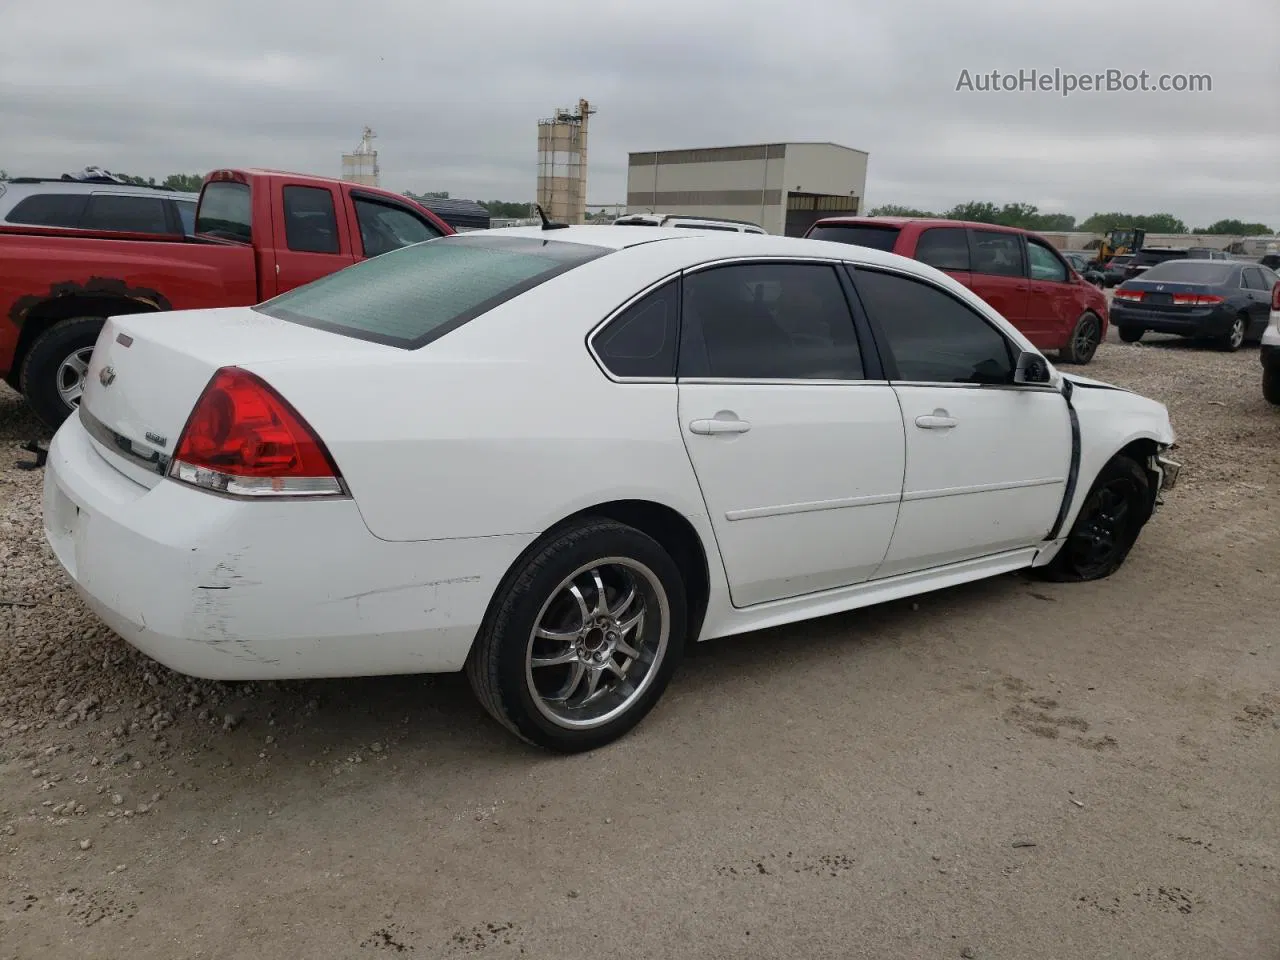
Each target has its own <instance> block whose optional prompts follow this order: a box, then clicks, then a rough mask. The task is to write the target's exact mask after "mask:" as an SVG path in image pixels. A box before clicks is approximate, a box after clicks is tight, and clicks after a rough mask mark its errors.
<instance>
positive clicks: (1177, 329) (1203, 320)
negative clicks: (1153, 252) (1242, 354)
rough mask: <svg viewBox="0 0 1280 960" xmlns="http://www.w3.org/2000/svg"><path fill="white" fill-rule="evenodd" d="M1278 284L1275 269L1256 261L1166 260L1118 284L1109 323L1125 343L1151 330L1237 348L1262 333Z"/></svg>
mask: <svg viewBox="0 0 1280 960" xmlns="http://www.w3.org/2000/svg"><path fill="white" fill-rule="evenodd" d="M1277 282H1280V278H1278V277H1277V276H1276V274H1275V272H1274V271H1272V270H1268V269H1267V268H1266V267H1263V266H1259V265H1257V264H1251V263H1238V262H1235V261H1231V260H1227V261H1221V260H1166V261H1165V262H1164V263H1159V264H1156V265H1155V266H1153V267H1151V268H1150V269H1148V270H1147V271H1146V273H1144V274H1143V275H1142V276H1141V277H1140V278H1139V279H1136V280H1126V281H1125V282H1124V283H1122V284H1120V286H1118V287H1116V292H1115V295H1114V297H1113V298H1112V301H1111V322H1112V323H1113V324H1114V325H1115V328H1116V330H1117V332H1118V333H1119V334H1120V339H1121V340H1123V341H1124V342H1125V343H1136V342H1137V341H1139V340H1141V339H1142V335H1143V334H1144V333H1146V332H1147V331H1149V330H1150V331H1153V332H1155V333H1176V334H1178V335H1180V336H1184V337H1201V338H1206V339H1212V340H1215V341H1216V342H1217V344H1218V345H1219V346H1220V347H1221V348H1222V349H1224V350H1238V349H1240V346H1241V345H1242V344H1243V343H1244V342H1245V341H1246V340H1256V339H1257V338H1259V337H1261V336H1262V332H1263V330H1264V329H1265V328H1266V326H1267V319H1268V316H1269V314H1270V311H1271V299H1272V292H1271V291H1272V288H1273V287H1275V285H1276V283H1277Z"/></svg>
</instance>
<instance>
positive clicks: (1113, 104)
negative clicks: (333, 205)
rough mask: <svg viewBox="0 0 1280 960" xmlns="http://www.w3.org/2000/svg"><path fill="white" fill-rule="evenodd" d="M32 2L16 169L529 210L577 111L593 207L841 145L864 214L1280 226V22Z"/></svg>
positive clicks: (1235, 15) (1147, 11)
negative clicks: (957, 212) (524, 203)
mask: <svg viewBox="0 0 1280 960" xmlns="http://www.w3.org/2000/svg"><path fill="white" fill-rule="evenodd" d="M109 11H110V12H109V13H108V12H100V11H99V10H89V9H87V8H86V7H85V6H84V5H82V4H78V3H74V2H71V0H57V2H50V0H44V2H35V0H9V3H8V4H6V9H5V16H4V29H3V31H0V131H2V133H0V166H2V167H4V168H6V169H8V170H9V171H10V172H12V173H40V174H44V173H60V172H63V171H64V170H71V169H77V168H79V167H82V166H84V165H86V164H89V163H98V164H101V165H103V166H106V167H108V168H110V169H116V170H121V171H127V172H132V173H140V174H143V175H151V176H163V175H164V174H167V173H171V172H176V171H181V170H185V171H192V172H195V171H201V172H202V171H204V170H207V169H210V168H212V167H216V166H228V165H257V166H272V167H283V168H288V169H296V170H303V171H308V172H314V173H322V174H329V175H336V174H337V173H338V172H339V165H340V155H341V153H342V152H344V151H346V150H349V149H351V148H352V147H353V146H354V145H355V143H356V142H357V140H358V139H359V135H360V128H361V126H363V125H364V124H366V123H367V124H369V125H371V126H373V127H374V129H375V130H377V132H378V135H379V138H378V141H377V146H378V148H379V154H380V157H379V159H380V162H381V166H382V174H383V182H384V184H386V185H387V186H389V187H391V188H393V189H402V190H403V189H412V190H429V189H441V190H449V191H451V192H452V193H453V194H454V195H456V196H473V197H478V198H483V199H489V198H504V199H523V198H527V197H529V196H530V195H531V193H532V191H533V185H534V175H535V163H536V156H535V151H536V141H535V135H536V130H535V122H536V120H537V119H538V118H539V117H541V116H546V115H548V114H549V113H550V111H551V110H552V108H554V107H556V106H568V105H570V104H572V103H573V102H575V101H576V99H577V98H578V97H579V96H585V97H587V98H588V99H590V100H592V101H593V102H594V103H595V104H597V105H598V108H599V113H598V114H597V115H595V116H594V117H593V118H592V132H591V181H590V198H591V200H592V201H593V202H607V201H620V200H623V199H624V198H625V182H626V163H627V153H628V151H634V150H650V149H665V148H675V147H693V146H712V145H719V144H731V143H752V142H759V141H776V140H791V139H797V140H832V141H835V142H838V143H844V144H847V145H849V146H855V147H859V148H861V149H864V150H868V151H870V153H871V162H870V173H869V182H868V197H867V200H868V202H869V203H871V204H873V205H874V204H879V203H886V202H898V203H909V204H912V205H917V206H924V207H930V208H935V209H937V208H945V207H947V206H950V205H951V204H953V203H956V202H958V201H962V200H968V199H984V200H992V201H996V202H1006V201H1024V202H1030V203H1035V204H1037V205H1039V206H1040V207H1041V208H1042V209H1047V210H1064V211H1067V212H1070V213H1074V214H1075V215H1076V216H1078V217H1085V216H1088V215H1089V214H1090V213H1092V212H1094V211H1097V210H1111V209H1127V210H1131V211H1135V212H1138V211H1154V210H1166V211H1169V212H1171V213H1174V214H1176V215H1178V216H1180V217H1182V218H1183V219H1184V220H1187V221H1188V222H1190V223H1192V224H1203V223H1205V222H1207V220H1209V219H1211V218H1217V217H1226V216H1234V217H1240V218H1244V219H1250V220H1259V219H1260V220H1263V221H1264V222H1267V223H1269V224H1271V225H1272V226H1273V227H1276V228H1280V191H1278V190H1276V188H1275V182H1276V176H1277V173H1278V172H1280V119H1278V118H1277V116H1276V114H1275V112H1274V110H1272V108H1271V102H1272V101H1273V99H1274V96H1275V93H1276V91H1277V90H1280V61H1277V59H1276V57H1275V55H1274V49H1275V40H1276V38H1277V37H1280V4H1276V3H1275V0H1238V2H1235V3H1232V4H1230V5H1225V4H1224V5H1219V6H1217V7H1214V6H1213V5H1212V4H1206V3H1204V2H1203V0H1186V2H1137V0H1129V2H1127V3H1125V4H1123V5H1118V6H1113V7H1110V8H1092V7H1087V6H1086V7H1081V6H1079V5H1059V4H1055V5H1050V4H1027V3H1023V2H1009V0H1003V2H1000V0H995V2H993V0H986V2H984V3H983V4H982V5H975V4H956V3H950V2H928V0H919V2H912V3H905V2H903V3H898V4H870V3H851V2H848V0H830V2H828V0H797V2H794V3H790V4H780V3H777V2H760V0H737V2H732V0H693V2H690V0H686V2H676V0H647V2H646V3H644V4H641V5H621V4H618V5H613V6H608V5H603V4H598V3H587V2H585V0H583V2H577V0H540V2H538V3H520V2H517V0H432V2H429V3H424V2H421V0H366V2H364V3H363V4H360V5H356V4H349V3H348V4H337V3H333V2H328V3H321V2H314V0H313V2H298V0H260V2H244V0H221V2H220V3H218V4H175V3H172V2H171V0H170V2H153V0H113V2H112V3H111V4H110V6H109ZM1055 67H1056V68H1059V69H1061V70H1063V71H1069V72H1074V73H1092V72H1095V71H1096V72H1101V71H1105V70H1107V69H1120V70H1124V71H1127V72H1135V73H1136V72H1137V71H1140V70H1146V71H1148V72H1150V73H1151V74H1152V75H1153V76H1158V75H1159V74H1161V73H1171V74H1177V73H1182V74H1185V73H1202V72H1207V73H1210V74H1211V75H1212V82H1213V89H1212V91H1211V92H1207V93H1146V94H1143V93H1131V94H1125V93H1084V92H1077V93H1075V94H1074V95H1072V96H1069V97H1065V98H1064V97H1062V96H1060V95H1058V94H1055V93H1049V92H1018V93H1006V92H997V93H977V92H963V91H960V92H958V91H957V90H956V89H955V88H956V82H957V79H958V78H959V76H960V74H961V71H962V70H965V69H967V70H969V71H970V72H971V73H972V74H975V75H976V74H979V73H984V72H986V73H989V72H990V71H991V70H1000V71H1005V72H1013V73H1016V72H1017V71H1018V70H1019V69H1023V70H1027V71H1030V70H1031V69H1036V70H1039V71H1041V72H1044V71H1049V72H1052V71H1053V69H1054V68H1055Z"/></svg>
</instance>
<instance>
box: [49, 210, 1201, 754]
mask: <svg viewBox="0 0 1280 960" xmlns="http://www.w3.org/2000/svg"><path fill="white" fill-rule="evenodd" d="M86 382H87V388H86V391H85V394H84V398H83V401H82V403H81V405H80V408H79V412H78V415H77V416H73V417H71V418H70V419H68V420H67V422H66V423H65V424H64V425H63V426H62V428H61V429H60V430H59V431H58V433H57V435H56V436H55V438H54V440H53V442H52V444H51V447H50V451H49V458H48V469H47V479H46V482H45V490H44V516H45V528H46V535H47V537H48V540H49V543H50V544H51V545H52V548H53V551H54V553H55V554H56V555H57V558H58V560H59V561H60V562H61V564H62V566H63V567H64V568H65V569H66V571H67V573H68V574H69V575H70V577H71V579H72V580H73V581H74V583H75V585H76V587H77V589H78V590H79V592H80V594H81V595H82V596H83V597H84V599H85V601H86V602H87V603H88V604H89V605H90V606H91V607H92V609H93V610H94V611H96V613H97V614H98V615H99V616H100V617H101V618H102V619H103V620H104V621H105V622H106V623H107V624H108V625H109V626H110V627H111V628H112V629H113V630H115V631H116V632H117V633H118V634H120V635H121V636H122V637H124V639H125V640H127V641H128V642H129V643H131V644H133V645H134V646H136V647H137V648H139V649H140V650H142V651H143V652H145V653H146V654H148V655H149V656H151V657H153V658H154V659H156V660H158V661H160V662H161V663H163V664H166V665H167V666H169V667H171V668H172V669H174V670H177V671H180V672H182V673H185V674H190V675H194V676H200V677H208V678H219V679H279V678H296V677H339V676H358V675H371V674H393V673H424V672H442V671H458V670H463V669H465V670H466V672H467V675H468V677H469V678H470V682H471V684H472V685H473V687H474V689H475V691H476V694H477V695H478V697H479V699H480V700H481V701H482V702H483V704H484V706H485V707H486V708H487V709H488V710H489V711H490V712H491V713H492V714H493V716H494V717H496V718H497V719H498V720H499V721H501V722H502V723H503V724H505V725H506V726H507V727H508V728H509V729H510V730H511V731H512V732H514V733H515V734H517V735H519V736H521V737H523V738H525V739H526V740H528V741H530V742H532V743H534V744H538V745H541V746H544V747H548V748H551V749H556V750H562V751H575V750H583V749H588V748H591V747H595V746H599V745H602V744H604V743H607V742H609V741H611V740H613V739H615V738H616V737H618V736H620V735H622V734H623V733H624V732H625V731H627V730H628V729H630V728H631V727H633V726H634V725H635V724H636V723H637V722H639V720H640V719H641V718H642V717H643V716H644V715H645V714H646V713H647V712H648V711H649V710H650V709H651V708H652V707H653V705H654V704H655V702H656V701H657V700H658V698H659V697H660V696H661V695H662V692H663V690H664V688H665V687H666V686H667V683H668V681H669V680H670V679H671V676H672V674H673V672H674V671H675V670H676V667H677V665H678V664H679V662H680V659H681V656H682V654H683V652H684V650H685V648H686V646H687V645H688V644H689V643H691V642H693V641H695V640H699V639H708V638H712V637H722V636H725V635H729V634H738V633H743V632H745V631H750V630H757V629H760V628H763V627H772V626H775V625H778V624H783V623H789V622H793V621H797V620H804V619H807V618H811V617H819V616H823V615H826V614H832V613H836V612H838V611H844V610H850V609H852V608H856V607H862V606H866V605H868V604H874V603H879V602H882V601H886V600H891V599H894V598H899V597H904V596H907V595H910V594H916V593H921V592H924V591H928V590H935V589H938V588H941V587H948V586H952V585H954V584H959V583H963V582H966V581H972V580H976V579H979V578H983V577H991V576H995V575H998V574H1003V573H1007V572H1009V571H1013V570H1018V569H1020V568H1035V569H1036V570H1038V571H1039V572H1041V573H1042V574H1044V575H1046V576H1050V577H1054V578H1057V579H1062V580H1089V579H1095V578H1099V577H1105V576H1107V575H1109V574H1110V573H1112V572H1113V571H1114V570H1115V569H1116V568H1117V567H1118V566H1119V565H1120V564H1121V562H1122V561H1123V560H1124V558H1125V557H1126V555H1127V554H1128V552H1129V550H1130V548H1131V547H1132V546H1133V544H1134V542H1135V540H1136V539H1137V537H1138V535H1139V532H1140V530H1141V529H1142V527H1143V525H1144V523H1146V521H1147V520H1148V518H1149V517H1150V516H1151V515H1152V512H1153V510H1154V508H1155V506H1156V504H1157V503H1158V502H1159V501H1160V493H1161V490H1162V489H1163V488H1166V487H1168V486H1170V485H1171V484H1172V483H1173V481H1174V479H1175V478H1176V475H1177V469H1178V468H1177V464H1176V463H1175V462H1174V461H1171V460H1169V459H1167V457H1166V456H1165V453H1166V451H1167V449H1168V448H1169V447H1170V446H1171V444H1172V443H1173V440H1174V435H1173V431H1172V429H1171V428H1170V424H1169V418H1168V414H1167V411H1166V410H1165V408H1164V406H1162V405H1161V404H1159V403H1157V402H1154V401H1152V400H1149V399H1145V398H1143V397H1140V396H1136V395H1135V394H1133V393H1130V392H1127V391H1125V390H1121V389H1118V388H1115V387H1111V386H1108V385H1106V384H1103V383H1099V382H1097V381H1094V380H1089V379H1086V378H1083V377H1075V376H1067V375H1064V374H1062V373H1060V372H1059V371H1057V370H1056V369H1055V368H1054V367H1053V365H1052V364H1050V363H1049V362H1048V361H1047V360H1046V359H1045V358H1044V357H1043V356H1041V355H1040V354H1039V353H1038V352H1037V351H1036V350H1035V349H1034V348H1033V347H1032V346H1031V345H1030V343H1029V342H1028V341H1027V340H1026V338H1025V337H1023V336H1022V335H1021V334H1020V333H1018V331H1017V330H1015V329H1014V328H1013V327H1012V326H1011V325H1010V324H1009V323H1007V322H1006V321H1005V320H1004V319H1003V318H1002V317H1001V316H1000V315H999V314H997V313H996V312H995V311H994V310H993V309H991V308H990V307H989V306H987V305H986V304H985V303H984V302H983V301H982V300H980V299H978V298H977V297H976V296H975V295H973V294H972V293H970V292H969V291H968V290H967V289H965V288H964V287H963V286H961V285H960V284H959V283H956V282H954V281H953V280H951V279H950V278H949V277H947V276H946V275H945V274H943V273H940V272H938V271H937V270H934V269H932V268H931V267H928V266H926V265H924V264H921V263H919V262H917V261H914V260H908V259H904V258H902V257H899V256H895V255H893V254H888V253H883V252H880V251H876V250H871V249H866V248H861V247H854V246H849V245H846V244H840V243H824V242H822V241H817V240H801V239H794V238H786V237H771V236H751V235H743V234H729V233H710V232H708V233H699V232H694V231H688V230H669V229H663V228H653V229H649V230H635V229H628V228H626V227H612V226H602V227H592V226H584V227H569V228H565V229H545V228H541V229H540V228H517V229H510V230H494V231H489V232H483V233H481V232H476V233H469V234H464V235H459V236H449V237H443V238H440V239H436V240H431V241H428V242H425V243H419V244H417V245H415V246H411V247H406V248H404V249H401V250H398V251H395V252H392V253H388V254H385V255H383V256H380V257H377V258H375V259H372V260H368V261H365V262H363V263H360V264H358V265H356V266H353V267H351V268H349V269H346V270H343V271H341V272H339V273H335V274H332V275H330V276H328V277H325V278H324V279H321V280H318V281H316V282H315V283H312V284H310V285H308V286H305V287H301V288H298V289H296V290H293V291H291V292H289V293H286V294H284V295H282V296H280V297H277V298H276V299H274V300H270V301H268V302H266V303H263V304H260V305H259V306H256V307H252V308H249V307H245V308H232V309H219V310H200V311H190V312H184V313H170V314H155V315H150V316H137V315H135V316H122V317H116V318H113V319H111V320H110V321H109V322H108V323H107V325H106V327H105V328H104V329H103V331H102V335H101V338H100V339H99V340H98V343H97V346H96V348H95V350H94V353H93V361H92V366H91V369H90V371H89V374H88V376H87V378H86Z"/></svg>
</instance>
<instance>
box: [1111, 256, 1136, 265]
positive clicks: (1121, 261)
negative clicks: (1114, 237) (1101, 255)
mask: <svg viewBox="0 0 1280 960" xmlns="http://www.w3.org/2000/svg"><path fill="white" fill-rule="evenodd" d="M1132 259H1133V254H1130V253H1122V254H1120V255H1119V256H1118V257H1112V258H1111V259H1110V260H1108V261H1107V263H1108V264H1111V265H1113V266H1117V267H1123V266H1124V265H1125V264H1126V263H1128V262H1129V261H1130V260H1132Z"/></svg>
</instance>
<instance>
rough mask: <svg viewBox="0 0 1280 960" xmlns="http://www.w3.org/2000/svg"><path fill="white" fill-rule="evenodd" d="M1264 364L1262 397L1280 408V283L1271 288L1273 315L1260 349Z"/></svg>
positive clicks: (1260, 357)
mask: <svg viewBox="0 0 1280 960" xmlns="http://www.w3.org/2000/svg"><path fill="white" fill-rule="evenodd" d="M1258 359H1259V360H1260V361H1261V362H1262V395H1263V397H1265V398H1266V400H1267V402H1268V403H1274V404H1275V405H1276V406H1280V283H1277V284H1276V285H1275V286H1274V287H1272V288H1271V313H1270V321H1269V322H1268V323H1267V329H1266V330H1264V331H1263V333H1262V345H1261V346H1260V347H1259V348H1258Z"/></svg>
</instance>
